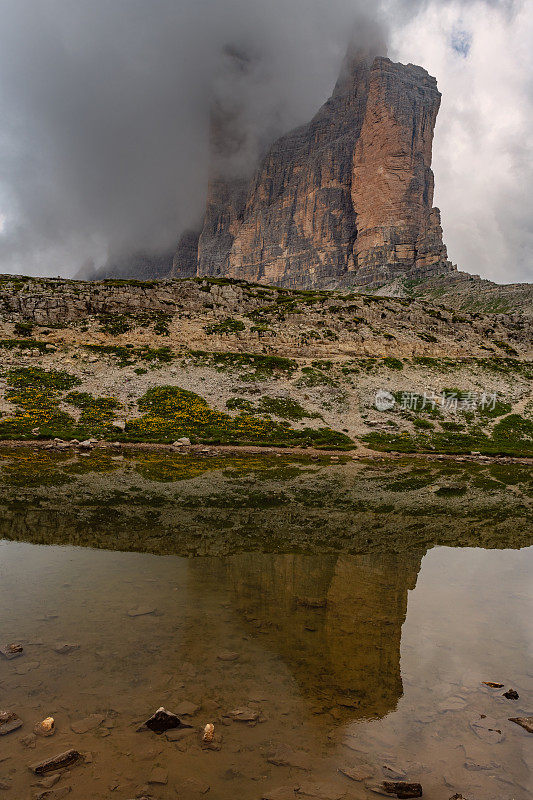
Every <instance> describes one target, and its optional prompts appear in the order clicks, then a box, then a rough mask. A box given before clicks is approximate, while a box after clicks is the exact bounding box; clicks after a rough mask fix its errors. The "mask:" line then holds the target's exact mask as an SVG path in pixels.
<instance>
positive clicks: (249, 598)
mask: <svg viewBox="0 0 533 800" xmlns="http://www.w3.org/2000/svg"><path fill="white" fill-rule="evenodd" d="M422 556H423V552H420V551H416V550H415V551H414V552H413V551H409V552H408V553H404V554H383V555H381V554H380V555H377V556H376V554H373V555H371V556H370V555H368V556H365V555H361V556H349V555H341V556H337V555H322V556H301V555H292V554H283V555H279V556H272V555H265V554H260V553H243V554H238V555H234V556H231V557H230V558H228V559H225V560H221V559H213V560H210V559H209V560H208V561H207V563H205V562H204V563H202V564H201V565H199V564H197V563H196V562H194V561H192V562H191V563H190V573H191V586H192V585H196V586H197V589H198V590H200V591H204V590H207V587H209V586H210V585H211V586H216V587H217V591H220V590H221V589H226V590H227V591H228V593H229V595H230V597H231V602H232V605H233V607H234V608H237V609H238V610H239V612H240V613H241V614H242V618H243V620H244V621H245V622H246V623H247V624H248V625H249V626H250V628H251V629H256V630H259V631H260V633H261V634H263V641H264V642H265V643H267V644H268V647H269V648H272V649H274V650H275V651H276V652H277V653H279V656H280V657H281V659H282V661H283V662H284V663H285V665H286V666H287V667H288V669H289V670H290V672H291V673H292V675H293V677H294V680H295V681H296V683H297V684H298V686H299V688H300V690H301V691H302V693H303V695H304V696H306V697H307V698H312V700H313V703H315V704H316V706H317V707H316V711H317V712H318V713H320V712H325V711H328V710H331V709H333V708H334V709H335V713H336V714H338V715H341V716H342V717H346V718H348V717H349V718H351V719H357V718H360V717H381V716H383V715H385V714H387V713H388V712H389V711H392V710H394V709H395V708H396V705H397V702H398V700H399V699H400V697H401V696H402V694H403V687H402V679H401V673H400V641H401V631H402V625H403V623H404V621H405V617H406V613H407V595H408V590H409V589H413V588H414V586H415V584H416V578H417V575H418V572H419V570H420V563H421V559H422ZM193 576H194V577H193Z"/></svg>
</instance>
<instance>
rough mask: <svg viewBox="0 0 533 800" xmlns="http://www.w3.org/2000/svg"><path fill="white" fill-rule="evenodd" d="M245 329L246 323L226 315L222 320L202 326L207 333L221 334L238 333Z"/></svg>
mask: <svg viewBox="0 0 533 800" xmlns="http://www.w3.org/2000/svg"><path fill="white" fill-rule="evenodd" d="M245 329H246V325H245V324H244V322H242V321H241V320H240V319H233V317H227V318H226V319H225V320H224V321H223V322H213V323H212V324H211V325H205V326H204V330H205V332H206V333H207V334H208V335H211V334H213V333H216V334H219V335H221V336H223V335H225V334H231V333H239V332H240V331H244V330H245Z"/></svg>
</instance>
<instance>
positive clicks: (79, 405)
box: [0, 276, 533, 455]
mask: <svg viewBox="0 0 533 800" xmlns="http://www.w3.org/2000/svg"><path fill="white" fill-rule="evenodd" d="M532 342H533V322H532V320H531V317H528V316H526V315H523V314H520V313H510V314H483V313H479V312H474V313H470V312H460V313H459V312H457V311H454V310H452V309H447V308H446V307H444V306H441V305H435V304H431V303H426V302H421V301H418V300H416V299H413V298H392V297H374V296H367V295H362V294H356V293H349V294H347V293H345V294H342V293H336V292H328V291H314V292H305V291H292V290H287V289H281V288H268V287H265V286H262V285H260V284H249V283H246V282H235V281H229V280H221V279H207V278H206V279H192V280H183V281H153V282H140V281H106V282H99V283H95V282H81V281H61V280H56V279H39V280H37V279H28V278H21V277H16V278H13V277H12V276H4V278H3V279H1V280H0V415H1V416H0V429H1V430H2V431H3V434H0V438H2V436H3V437H4V438H6V437H7V438H17V436H18V437H19V438H20V436H22V438H28V437H29V438H32V437H33V438H39V437H43V436H44V437H45V438H46V436H49V437H50V438H53V437H54V436H59V437H60V438H65V437H66V438H80V437H81V438H91V437H94V436H96V437H97V438H101V437H104V438H108V439H111V440H115V439H117V438H118V439H119V440H120V439H122V440H124V441H153V442H172V441H174V440H177V439H179V438H180V437H189V438H191V439H192V440H193V441H197V442H202V441H203V442H231V443H235V444H239V443H241V444H243V443H244V444H263V443H265V444H269V445H273V444H283V445H287V444H291V445H292V446H294V445H298V443H300V442H303V443H304V444H305V445H309V444H313V446H314V445H316V444H319V445H320V446H325V445H327V444H328V443H329V444H331V445H333V446H341V447H346V448H349V447H350V446H353V443H355V442H360V443H363V442H364V443H365V444H366V445H370V446H372V447H374V448H377V449H387V450H398V449H399V450H405V449H407V450H408V451H413V452H418V451H424V452H433V451H435V452H439V451H440V452H470V451H480V450H485V451H486V452H489V453H494V452H497V453H502V454H507V455H527V454H529V453H530V452H533V449H532V444H531V442H532V440H533V433H532V431H531V428H532V426H533V422H532V412H533V400H532V398H531V375H532V372H531V359H532V355H533V348H532ZM43 370H44V372H43ZM50 371H52V372H53V374H52V375H51V377H50ZM54 371H55V372H54ZM57 371H59V372H60V373H61V374H62V375H64V373H65V371H66V372H67V373H68V375H67V376H66V378H65V377H61V376H59V378H57ZM54 376H55V377H54ZM54 381H56V383H58V386H57V387H56V386H55V384H54ZM73 386H75V387H76V391H75V392H71V393H70V394H69V395H68V396H67V394H66V392H67V391H68V389H69V388H72V387H73ZM380 391H385V392H386V393H387V397H388V398H389V400H388V403H389V405H388V407H386V408H378V407H377V405H376V403H377V395H378V393H379V392H380ZM43 392H44V394H43ZM154 392H155V394H154ZM446 392H448V393H451V394H452V395H453V394H455V396H456V400H457V399H459V400H461V401H462V399H464V400H465V405H464V407H459V409H458V407H457V403H456V404H455V407H454V405H453V403H451V404H450V403H448V401H446V403H444V400H443V399H442V398H440V399H439V397H440V395H443V394H446ZM463 396H464V397H463ZM424 397H425V398H426V400H425V401H424ZM482 397H485V398H487V397H488V398H491V397H492V398H493V401H494V403H493V407H492V408H489V409H488V410H487V411H486V412H483V413H482V412H481V411H480V410H479V409H478V408H477V405H476V402H475V399H476V398H477V399H478V400H479V399H480V398H482ZM43 398H44V399H43ZM158 398H160V399H161V398H162V399H161V403H162V405H161V404H159V405H158V403H159V400H158ZM431 398H433V400H431ZM467 400H468V403H470V405H467V404H466V401H467ZM433 401H434V402H433ZM432 402H433V405H432ZM39 403H40V404H41V406H42V404H43V403H44V406H43V407H40V406H39ZM435 403H436V405H435ZM36 404H37V405H36ZM154 404H155V405H154ZM385 405H386V406H387V403H386V404H385ZM143 410H144V412H145V413H144V416H142V415H141V416H139V411H141V412H142V411H143ZM151 410H152V411H151ZM177 412H179V413H178V415H177V416H175V413H177ZM180 414H181V416H180ZM183 414H185V416H183ZM43 418H44V419H45V422H46V424H44V426H43V423H42V419H43ZM50 420H52V421H53V420H56V422H54V423H53V425H52V427H50V425H49V421H50ZM54 426H55V427H54ZM62 426H63V427H62ZM65 426H66V427H65ZM284 426H286V427H284ZM498 426H499V427H498ZM494 432H495V433H494ZM508 435H510V436H511V439H507V438H505V437H507V436H508ZM487 437H488V438H487ZM495 437H496V438H495Z"/></svg>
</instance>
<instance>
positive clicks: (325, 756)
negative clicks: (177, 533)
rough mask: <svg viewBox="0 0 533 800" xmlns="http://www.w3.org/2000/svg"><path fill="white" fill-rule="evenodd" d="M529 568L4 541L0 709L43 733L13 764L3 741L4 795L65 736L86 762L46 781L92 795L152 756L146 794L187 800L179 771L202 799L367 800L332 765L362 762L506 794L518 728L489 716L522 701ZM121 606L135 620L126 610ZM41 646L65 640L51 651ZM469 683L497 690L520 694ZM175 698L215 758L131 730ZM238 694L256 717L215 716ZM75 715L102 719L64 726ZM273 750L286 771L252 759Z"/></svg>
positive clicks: (521, 771) (519, 791) (24, 783)
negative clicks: (217, 743)
mask: <svg viewBox="0 0 533 800" xmlns="http://www.w3.org/2000/svg"><path fill="white" fill-rule="evenodd" d="M532 568H533V548H526V549H523V550H521V551H511V550H504V551H483V550H477V549H471V548H465V549H462V550H461V549H452V548H442V547H437V548H434V549H433V550H431V551H430V552H429V553H427V554H426V555H424V552H423V551H417V552H411V551H408V552H404V553H401V554H380V553H374V554H365V555H345V554H343V555H321V556H312V555H311V556H309V555H295V554H291V555H289V554H265V553H240V554H236V555H232V556H228V557H225V558H215V557H208V558H198V559H189V560H187V559H183V558H179V557H175V556H152V555H146V554H135V553H120V552H112V551H96V550H90V549H78V548H71V547H39V546H35V545H30V544H19V543H11V542H10V543H6V542H4V543H2V544H1V545H0V579H1V580H0V628H1V630H2V632H3V638H4V639H5V640H6V641H15V640H22V642H23V644H24V645H25V654H24V656H23V657H22V658H20V659H15V660H13V661H9V662H6V661H1V662H0V692H1V694H0V698H1V701H0V705H2V707H3V706H8V707H9V708H13V709H14V710H16V711H17V712H18V713H19V714H20V716H21V718H22V719H23V720H24V723H25V725H24V728H23V729H22V732H23V733H25V734H26V735H27V734H28V733H30V731H31V729H32V727H33V724H34V722H36V721H37V720H38V719H42V718H43V717H44V716H47V715H48V714H53V715H54V716H55V717H56V720H57V727H58V732H57V734H56V735H55V737H54V738H53V739H50V740H37V741H36V748H35V751H33V752H32V753H31V756H29V754H28V752H27V751H26V750H25V749H24V747H23V746H22V745H21V744H20V742H19V738H20V737H18V734H11V735H10V736H7V737H4V738H3V740H2V754H1V755H2V758H3V757H7V759H8V760H7V761H6V762H1V763H0V778H4V777H8V778H10V779H11V780H12V782H13V789H14V790H15V791H14V795H15V796H24V793H25V794H27V793H28V791H29V788H30V787H29V784H30V775H29V773H28V771H27V767H26V764H27V762H28V761H36V760H38V759H39V758H40V757H46V756H48V755H52V754H54V753H56V752H60V751H61V750H62V749H66V748H68V747H71V746H76V747H78V748H79V749H80V750H83V751H90V752H91V753H92V754H93V762H92V764H85V765H83V766H82V767H79V768H75V769H73V770H72V772H71V775H70V776H68V777H67V778H66V779H62V783H61V784H60V785H63V784H65V785H72V787H73V791H74V796H77V797H82V798H83V797H94V798H104V797H109V791H110V786H111V785H113V786H115V787H116V789H115V791H116V794H115V795H114V796H117V797H121V798H128V797H133V796H135V794H136V793H138V792H140V791H142V790H143V786H145V784H146V781H147V779H148V777H149V775H150V772H151V769H152V767H153V766H154V765H158V766H161V767H162V768H163V769H164V770H166V771H168V784H166V785H159V786H154V785H152V786H151V787H150V794H151V795H152V796H154V797H159V798H170V797H175V796H176V791H175V788H174V787H176V790H177V791H178V796H179V797H183V798H188V797H191V798H192V797H195V796H198V794H197V791H196V790H197V788H198V787H196V789H195V788H194V784H191V783H188V782H187V781H189V779H190V780H198V777H199V776H201V779H202V781H204V783H205V784H209V785H210V787H211V795H212V796H214V797H216V798H222V800H230V798H235V797H236V796H239V797H242V798H243V800H248V799H249V800H254V799H255V798H260V797H262V796H265V797H268V796H269V794H270V792H271V790H273V789H276V788H277V787H282V786H286V787H289V789H288V791H290V792H292V788H291V787H295V786H300V785H301V786H303V787H304V790H303V791H309V792H312V791H315V794H308V796H314V797H317V798H318V797H321V798H325V797H328V796H329V797H341V796H346V797H347V798H348V797H349V798H365V797H368V798H370V797H371V796H372V795H371V794H370V793H368V791H367V790H366V789H365V788H364V786H363V785H362V784H359V783H357V784H354V783H353V782H349V781H347V779H346V778H345V777H343V776H342V775H341V774H340V773H339V772H338V769H339V767H345V766H351V767H361V766H365V765H368V771H369V773H373V776H374V779H375V780H378V779H379V780H381V779H383V777H384V773H383V770H382V765H383V764H389V766H392V767H394V768H397V769H400V770H404V771H405V773H406V774H407V776H408V777H409V778H412V779H414V780H421V781H422V783H423V785H424V796H426V797H428V798H430V800H431V798H434V799H435V800H448V798H449V797H451V795H453V794H454V792H455V791H457V792H461V791H462V792H463V794H465V796H467V797H469V796H470V795H472V796H474V797H475V798H478V797H479V798H484V799H485V800H489V799H490V798H492V799H493V800H496V798H497V799H498V800H505V799H506V798H508V800H511V798H514V799H515V800H525V798H526V797H528V780H529V773H528V767H530V764H528V760H527V759H528V755H527V751H526V744H525V743H526V740H527V736H528V735H527V734H526V733H525V732H524V731H523V730H522V729H520V728H518V727H517V726H514V725H512V723H509V722H508V721H507V718H508V717H509V716H512V715H519V714H520V713H525V712H527V711H530V710H531V705H530V691H531V685H530V683H531V671H530V666H529V661H528V658H530V655H531V654H530V653H529V652H528V648H530V644H531V640H532V637H531V633H532V631H531V613H530V612H531V580H530V575H531V571H532ZM417 576H418V577H417ZM415 586H416V588H415ZM411 590H414V591H411ZM139 604H141V605H144V606H145V609H144V610H152V609H153V613H150V614H146V615H143V616H138V617H132V616H129V613H128V612H131V611H132V609H133V608H134V607H137V606H139ZM61 642H72V643H75V644H79V649H77V650H74V651H73V652H71V653H69V654H67V655H65V654H61V653H57V652H56V651H55V646H56V644H57V643H61ZM227 651H230V652H231V653H234V654H236V658H235V660H225V654H226V653H227ZM220 655H222V656H224V658H222V659H221V658H220ZM483 680H501V681H502V682H505V683H506V685H512V686H513V687H514V688H516V689H517V690H518V691H519V694H520V700H519V701H517V702H516V703H515V704H510V703H509V701H505V700H503V699H502V698H501V696H500V695H499V694H496V695H494V694H491V693H490V692H489V691H488V690H487V689H485V688H483V686H482V681H483ZM183 700H190V701H192V702H194V703H195V704H197V705H199V706H200V710H199V711H198V712H197V713H196V714H195V715H194V716H193V717H192V723H191V724H193V725H196V726H198V727H201V726H202V725H204V724H205V723H206V722H208V721H214V722H215V724H216V729H217V731H221V732H222V733H223V740H222V743H221V749H220V750H219V751H213V752H211V751H209V752H207V753H206V752H205V751H203V750H202V748H201V745H200V742H199V739H198V737H197V736H192V737H190V738H189V739H187V740H184V741H182V742H178V743H171V742H167V741H166V740H164V739H158V738H155V737H153V735H152V734H149V735H148V736H146V735H145V734H138V733H136V732H135V729H136V726H137V724H138V723H139V722H140V721H142V720H143V719H144V718H145V717H146V716H147V715H148V714H149V713H151V712H152V711H153V710H155V708H156V707H157V706H159V705H165V706H167V707H169V708H173V707H174V706H177V705H179V703H180V702H182V701H183ZM242 706H246V707H248V708H251V709H252V710H257V711H258V712H260V714H261V716H260V720H261V722H260V724H257V725H252V726H249V725H247V724H244V723H239V722H233V723H232V724H229V725H227V726H226V724H225V723H226V722H229V720H228V718H227V716H226V715H227V714H228V712H230V711H231V710H232V709H235V708H237V707H242ZM93 713H102V714H105V715H107V722H109V724H110V725H111V727H110V728H106V727H102V726H99V727H98V728H96V729H95V730H93V731H89V732H87V733H85V734H83V735H76V734H74V733H73V732H72V731H71V729H70V723H71V722H72V721H74V720H76V719H79V718H81V717H86V716H87V715H88V714H93ZM480 714H486V715H487V716H489V717H494V718H495V719H497V721H498V723H499V725H501V727H502V730H503V731H504V737H505V738H504V739H503V741H501V742H497V743H494V742H490V741H489V742H487V741H485V740H483V739H480V738H479V736H478V735H476V733H475V732H474V730H473V729H472V728H471V726H470V722H471V721H473V720H474V719H478V718H479V716H480ZM280 746H282V747H284V748H291V749H292V752H297V753H299V754H300V755H298V756H297V757H296V761H298V760H299V761H300V767H298V768H297V767H295V766H294V764H293V766H292V767H291V766H287V765H286V766H283V765H282V766H279V765H274V764H272V763H270V761H269V760H268V758H269V754H271V752H272V751H276V750H277V749H279V747H280ZM306 758H307V761H306V760H305V759H306ZM274 760H276V759H274ZM277 760H278V761H279V759H277ZM289 760H290V758H289ZM293 760H294V759H293ZM302 764H303V768H302ZM310 781H311V782H312V783H313V784H316V783H317V782H318V783H321V784H322V788H321V789H316V790H312V788H309V782H310ZM305 787H307V789H306V788H305ZM328 787H329V788H328ZM17 791H18V793H17ZM195 791H196V794H195ZM317 792H318V793H317ZM320 792H322V794H321V793H320ZM328 792H329V795H328ZM346 793H348V794H346ZM300 794H301V792H300ZM295 797H298V795H295Z"/></svg>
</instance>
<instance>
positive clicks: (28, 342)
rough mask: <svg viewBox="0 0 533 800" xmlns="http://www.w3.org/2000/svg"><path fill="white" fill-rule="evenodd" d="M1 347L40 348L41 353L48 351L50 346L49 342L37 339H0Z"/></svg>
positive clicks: (6, 348)
mask: <svg viewBox="0 0 533 800" xmlns="http://www.w3.org/2000/svg"><path fill="white" fill-rule="evenodd" d="M0 348H2V349H3V350H14V349H15V348H20V349H21V350H38V351H39V353H41V354H42V353H46V351H47V350H48V348H49V344H48V342H40V341H38V340H37V339H0Z"/></svg>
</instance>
